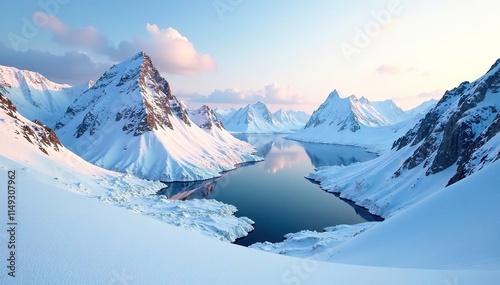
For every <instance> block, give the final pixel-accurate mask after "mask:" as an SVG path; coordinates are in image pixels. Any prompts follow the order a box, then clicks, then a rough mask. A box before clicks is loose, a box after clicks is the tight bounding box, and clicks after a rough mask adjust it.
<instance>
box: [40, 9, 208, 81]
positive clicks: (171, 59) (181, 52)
mask: <svg viewBox="0 0 500 285" xmlns="http://www.w3.org/2000/svg"><path fill="white" fill-rule="evenodd" d="M34 16H35V17H38V18H42V17H47V18H46V19H47V21H46V24H45V25H44V27H45V28H46V29H48V30H50V31H51V32H52V34H53V40H54V41H55V42H57V43H59V44H63V45H69V46H79V47H84V48H89V49H90V50H92V51H93V52H96V53H99V54H102V55H106V56H107V57H109V59H110V60H112V61H115V62H119V61H122V60H125V59H127V58H129V57H130V56H132V55H134V54H135V53H137V52H139V51H144V52H146V53H147V54H149V56H151V58H152V59H153V62H154V64H155V66H156V67H157V68H158V69H159V70H160V71H162V72H165V73H170V74H180V75H197V74H199V73H202V72H209V71H214V70H215V67H216V65H215V61H214V60H213V59H212V57H211V56H210V55H208V54H205V53H201V52H198V51H197V50H196V49H195V47H194V45H193V44H192V43H191V42H190V41H189V40H188V39H187V38H186V37H185V36H183V35H181V34H180V33H179V32H178V31H177V30H175V29H173V28H166V29H161V28H160V27H158V26H157V25H155V24H150V23H147V24H146V30H147V32H148V38H146V39H144V38H136V39H134V40H132V41H122V42H120V43H118V45H117V46H114V45H112V44H111V42H110V40H109V39H108V37H107V36H105V35H103V34H101V33H100V32H99V31H98V30H97V29H96V28H95V27H92V26H88V27H85V28H71V27H69V26H68V25H66V24H64V23H63V22H61V21H60V20H59V19H58V18H56V17H55V16H48V15H46V14H45V15H44V13H43V12H40V11H38V12H36V13H35V15H34Z"/></svg>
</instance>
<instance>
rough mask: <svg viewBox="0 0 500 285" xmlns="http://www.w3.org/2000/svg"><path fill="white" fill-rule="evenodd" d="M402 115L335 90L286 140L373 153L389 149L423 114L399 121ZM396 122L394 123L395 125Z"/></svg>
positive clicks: (381, 104)
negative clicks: (343, 146)
mask: <svg viewBox="0 0 500 285" xmlns="http://www.w3.org/2000/svg"><path fill="white" fill-rule="evenodd" d="M404 116H406V115H405V112H404V111H402V110H401V109H399V108H398V107H397V106H396V105H395V104H394V103H393V102H392V101H390V100H388V101H383V102H378V103H376V104H372V103H371V102H370V101H369V100H368V99H366V98H364V97H361V98H360V99H358V98H357V97H356V96H354V95H351V96H349V97H346V98H343V97H341V96H340V94H339V92H338V91H337V90H334V91H333V92H332V93H330V94H329V95H328V98H327V99H326V100H325V102H323V104H321V105H320V106H319V108H318V109H317V110H316V111H314V113H313V114H312V116H311V118H310V119H309V121H308V122H307V124H306V125H305V127H304V128H303V129H302V130H299V131H298V132H296V133H294V134H292V135H290V136H288V137H287V138H289V139H293V140H299V141H306V142H316V143H333V144H344V145H355V146H361V147H364V148H367V149H369V150H371V151H375V152H383V151H387V150H389V149H390V147H391V146H392V143H393V142H394V140H395V139H397V138H398V137H400V136H402V135H403V134H404V133H406V132H407V131H408V130H409V129H410V128H411V127H412V126H414V125H415V123H416V122H417V121H418V120H419V119H420V117H421V116H423V115H421V114H420V115H418V114H417V115H415V116H413V117H409V118H406V119H404V120H403V119H402V118H403V117H404ZM395 122H397V123H395Z"/></svg>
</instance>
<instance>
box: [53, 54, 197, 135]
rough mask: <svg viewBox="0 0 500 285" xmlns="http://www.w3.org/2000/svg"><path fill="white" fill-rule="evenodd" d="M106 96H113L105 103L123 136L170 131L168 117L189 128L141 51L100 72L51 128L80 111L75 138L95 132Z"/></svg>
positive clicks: (182, 111)
mask: <svg viewBox="0 0 500 285" xmlns="http://www.w3.org/2000/svg"><path fill="white" fill-rule="evenodd" d="M135 91H140V94H139V95H140V96H135V97H134V92H135ZM135 94H137V93H135ZM109 96H111V97H115V98H113V99H108V100H106V101H107V102H108V103H109V104H113V105H112V110H113V111H115V113H114V114H113V117H114V119H115V122H121V123H122V125H123V126H122V130H123V131H124V132H125V133H127V134H128V133H133V135H134V136H139V135H142V134H144V133H145V132H150V131H152V130H157V129H159V128H169V129H172V130H173V125H172V122H171V117H172V116H176V117H178V118H180V119H181V120H182V121H183V122H184V123H185V124H186V125H188V126H190V125H191V122H190V121H189V119H188V115H187V110H186V109H185V108H183V106H182V104H181V102H180V101H179V100H178V99H177V98H176V97H175V96H173V95H172V93H171V91H170V86H169V84H168V82H167V81H166V80H165V79H164V78H163V77H162V76H161V75H160V73H159V71H158V70H157V69H156V68H155V67H154V66H153V64H152V62H151V59H150V58H149V56H148V55H146V54H145V53H143V52H141V53H138V54H137V55H136V56H135V57H134V58H132V59H131V60H130V61H129V62H126V63H121V64H119V65H115V66H113V67H111V69H110V70H108V71H107V72H106V73H104V75H103V76H101V78H99V80H98V81H97V82H96V83H95V84H94V85H93V86H92V87H91V88H90V89H89V90H87V91H86V92H85V93H84V94H82V96H80V97H79V98H78V99H77V100H76V101H75V102H74V103H73V104H71V105H70V106H69V107H68V109H67V110H66V113H65V115H64V117H63V118H62V119H61V120H60V121H59V122H58V123H57V125H56V128H55V129H56V130H58V129H60V128H62V127H64V126H65V125H66V124H67V122H68V121H70V120H72V119H73V118H74V117H75V116H76V115H78V114H79V113H80V112H83V111H86V114H85V116H84V118H83V120H82V121H81V123H80V125H79V127H78V129H77V131H76V132H75V137H76V138H79V137H81V136H82V135H83V134H84V133H86V132H87V131H88V132H89V134H90V135H93V134H94V133H96V132H98V131H99V130H100V129H101V125H102V124H103V123H104V122H102V118H101V117H102V114H98V113H99V112H97V110H98V109H99V106H97V105H98V104H99V103H102V102H103V100H102V99H101V98H103V97H109ZM116 97H118V98H116ZM89 107H90V108H89Z"/></svg>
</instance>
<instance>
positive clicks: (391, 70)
mask: <svg viewBox="0 0 500 285" xmlns="http://www.w3.org/2000/svg"><path fill="white" fill-rule="evenodd" d="M376 72H377V73H380V74H390V75H394V74H400V73H402V70H401V69H400V68H399V67H397V66H394V65H387V64H382V65H381V66H379V67H378V68H377V70H376Z"/></svg>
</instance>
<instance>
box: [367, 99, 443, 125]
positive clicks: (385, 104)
mask: <svg viewBox="0 0 500 285" xmlns="http://www.w3.org/2000/svg"><path fill="white" fill-rule="evenodd" d="M437 102H438V101H437V100H436V99H430V100H428V101H425V102H423V103H421V104H420V105H418V106H417V107H415V108H413V109H410V110H408V111H403V109H401V108H399V107H398V106H397V105H396V104H395V103H394V101H392V100H390V99H389V100H384V101H373V102H370V103H371V104H372V105H373V107H375V109H377V111H378V112H379V113H380V114H382V115H383V116H384V117H385V118H386V119H387V120H388V121H389V122H390V123H391V124H397V123H400V122H402V121H405V120H408V119H409V118H411V117H413V116H415V115H419V114H425V113H427V112H428V111H429V110H430V109H431V108H432V107H434V106H435V105H436V104H437Z"/></svg>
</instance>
